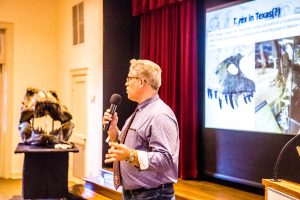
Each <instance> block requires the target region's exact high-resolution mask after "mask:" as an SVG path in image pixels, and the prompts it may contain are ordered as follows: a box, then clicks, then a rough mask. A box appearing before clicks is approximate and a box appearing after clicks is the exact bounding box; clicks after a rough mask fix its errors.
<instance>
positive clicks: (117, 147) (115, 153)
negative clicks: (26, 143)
mask: <svg viewBox="0 0 300 200" xmlns="http://www.w3.org/2000/svg"><path fill="white" fill-rule="evenodd" d="M109 146H110V149H109V150H108V153H107V154H105V158H106V159H105V160H104V162H105V163H112V162H114V161H120V160H125V159H126V158H127V156H128V155H129V153H130V149H129V148H128V147H127V146H125V145H124V144H118V143H116V142H110V143H109Z"/></svg>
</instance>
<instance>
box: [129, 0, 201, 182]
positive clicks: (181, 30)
mask: <svg viewBox="0 0 300 200" xmlns="http://www.w3.org/2000/svg"><path fill="white" fill-rule="evenodd" d="M151 2H152V4H155V5H156V6H152V7H151V6H149V5H150V3H151ZM167 4H169V5H167ZM145 5H148V7H147V6H145ZM159 5H160V6H159ZM158 7H160V8H159V9H158ZM140 8H143V9H142V10H140ZM145 8H146V9H145ZM151 8H152V9H151ZM133 11H134V12H133V14H136V13H144V14H142V15H141V47H140V48H141V49H140V52H141V58H144V59H150V60H152V61H154V62H156V63H158V64H159V65H160V66H161V68H162V86H161V89H160V93H159V94H160V97H161V98H162V99H163V100H164V101H165V102H166V103H167V104H168V105H170V107H171V108H172V109H173V110H174V112H175V114H176V116H177V119H178V122H179V129H180V164H179V166H180V167H179V175H180V177H181V178H182V179H190V178H197V176H198V167H197V153H198V148H197V141H198V137H197V136H198V126H197V124H198V105H197V101H198V92H197V91H198V89H197V84H198V81H197V35H196V34H197V27H196V25H197V23H196V1H195V0H184V1H182V0H177V1H176V0H169V1H168V0H161V1H159V0H155V1H153V0H148V1H147V0H133ZM147 11H148V12H147Z"/></svg>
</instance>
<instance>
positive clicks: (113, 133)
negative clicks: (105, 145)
mask: <svg viewBox="0 0 300 200" xmlns="http://www.w3.org/2000/svg"><path fill="white" fill-rule="evenodd" d="M109 122H111V123H110V126H109V129H108V134H109V137H110V141H117V139H118V136H119V129H118V126H117V124H118V113H117V112H115V113H114V116H111V114H110V109H107V110H106V111H105V113H104V115H103V117H102V125H103V126H105V125H107V124H108V123H109Z"/></svg>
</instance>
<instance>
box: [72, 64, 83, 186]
mask: <svg viewBox="0 0 300 200" xmlns="http://www.w3.org/2000/svg"><path fill="white" fill-rule="evenodd" d="M71 75H72V77H71V79H72V84H71V87H72V88H71V89H72V95H71V97H72V100H71V102H72V103H71V114H72V116H73V122H74V124H75V128H74V129H73V134H72V137H71V141H72V142H73V143H74V144H75V145H76V146H77V148H78V149H79V152H78V153H74V154H73V159H72V160H73V161H71V166H72V167H71V170H70V171H71V173H72V174H71V176H72V177H73V180H74V182H77V183H78V182H79V183H80V182H82V181H83V180H82V178H83V177H85V176H86V172H85V170H86V140H87V68H80V69H73V70H71Z"/></svg>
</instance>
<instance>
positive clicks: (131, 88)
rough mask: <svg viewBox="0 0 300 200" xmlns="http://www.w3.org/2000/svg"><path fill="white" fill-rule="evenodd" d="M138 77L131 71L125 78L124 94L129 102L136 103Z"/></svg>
mask: <svg viewBox="0 0 300 200" xmlns="http://www.w3.org/2000/svg"><path fill="white" fill-rule="evenodd" d="M140 81H141V79H140V77H138V76H137V74H136V72H135V71H133V70H131V71H129V73H128V75H127V78H126V83H125V86H126V93H127V97H128V99H130V100H131V101H135V102H136V101H137V99H138V96H139V89H140V87H139V84H140Z"/></svg>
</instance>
